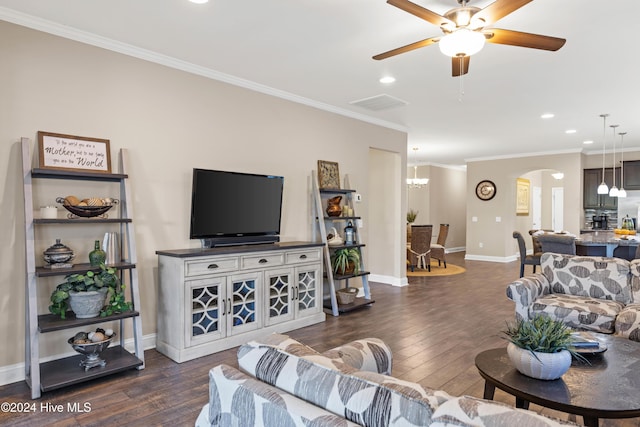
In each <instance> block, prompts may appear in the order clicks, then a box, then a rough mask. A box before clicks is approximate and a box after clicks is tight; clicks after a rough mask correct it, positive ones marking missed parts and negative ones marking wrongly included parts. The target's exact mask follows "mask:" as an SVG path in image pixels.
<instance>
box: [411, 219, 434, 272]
mask: <svg viewBox="0 0 640 427" xmlns="http://www.w3.org/2000/svg"><path fill="white" fill-rule="evenodd" d="M432 233H433V225H412V226H411V247H410V248H409V250H408V251H407V252H408V256H409V267H410V268H411V271H414V268H424V269H426V270H427V271H431V234H432Z"/></svg>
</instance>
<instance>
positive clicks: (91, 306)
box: [69, 288, 107, 319]
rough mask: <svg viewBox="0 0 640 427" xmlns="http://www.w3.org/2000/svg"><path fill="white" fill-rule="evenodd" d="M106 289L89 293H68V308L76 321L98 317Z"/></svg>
mask: <svg viewBox="0 0 640 427" xmlns="http://www.w3.org/2000/svg"><path fill="white" fill-rule="evenodd" d="M106 297H107V288H102V289H100V290H98V291H89V292H74V291H70V292H69V306H71V310H73V312H74V313H75V314H76V317H77V318H78V319H89V318H91V317H98V315H99V314H100V310H102V307H104V304H105V300H106Z"/></svg>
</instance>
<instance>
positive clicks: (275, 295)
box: [264, 268, 295, 326]
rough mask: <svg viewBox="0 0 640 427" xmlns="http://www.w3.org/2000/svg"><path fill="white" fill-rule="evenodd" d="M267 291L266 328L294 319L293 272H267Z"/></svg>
mask: <svg viewBox="0 0 640 427" xmlns="http://www.w3.org/2000/svg"><path fill="white" fill-rule="evenodd" d="M264 274H265V278H264V280H265V282H266V283H267V289H266V291H267V292H268V293H269V294H268V296H267V298H265V302H266V308H265V310H266V312H265V314H266V315H265V324H266V326H269V325H275V324H276V323H280V322H284V321H287V320H291V319H293V317H294V311H295V306H294V305H293V298H294V296H295V295H294V292H293V283H292V282H293V280H292V279H293V270H292V269H291V268H286V269H278V270H268V271H265V273H264Z"/></svg>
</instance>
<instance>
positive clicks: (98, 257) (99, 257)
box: [89, 240, 107, 267]
mask: <svg viewBox="0 0 640 427" xmlns="http://www.w3.org/2000/svg"><path fill="white" fill-rule="evenodd" d="M106 259H107V253H106V252H105V251H103V250H102V249H101V248H100V240H96V242H95V246H94V249H93V250H92V251H91V252H89V264H91V266H92V267H98V266H99V265H100V264H104V262H105V260H106Z"/></svg>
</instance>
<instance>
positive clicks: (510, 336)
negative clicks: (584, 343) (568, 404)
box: [503, 315, 585, 380]
mask: <svg viewBox="0 0 640 427" xmlns="http://www.w3.org/2000/svg"><path fill="white" fill-rule="evenodd" d="M503 333H504V334H505V335H506V338H507V340H508V341H509V345H508V346H507V353H508V354H509V358H510V359H511V361H512V362H513V364H514V365H515V367H516V369H517V370H518V371H519V372H521V373H523V374H524V375H527V376H529V377H532V378H537V379H542V380H555V379H557V378H560V377H561V376H562V375H563V374H564V373H565V372H567V370H569V367H570V366H571V356H572V355H573V356H575V357H577V358H579V359H581V360H585V359H584V357H582V356H581V355H579V354H577V353H576V352H575V351H574V350H573V345H572V344H573V336H572V334H571V333H572V331H571V329H570V328H569V327H568V326H567V325H565V324H564V323H562V322H561V321H559V320H555V319H552V318H551V317H549V316H543V315H539V316H535V317H534V318H533V319H531V320H519V321H517V322H516V323H515V324H507V329H506V330H505V331H503Z"/></svg>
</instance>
